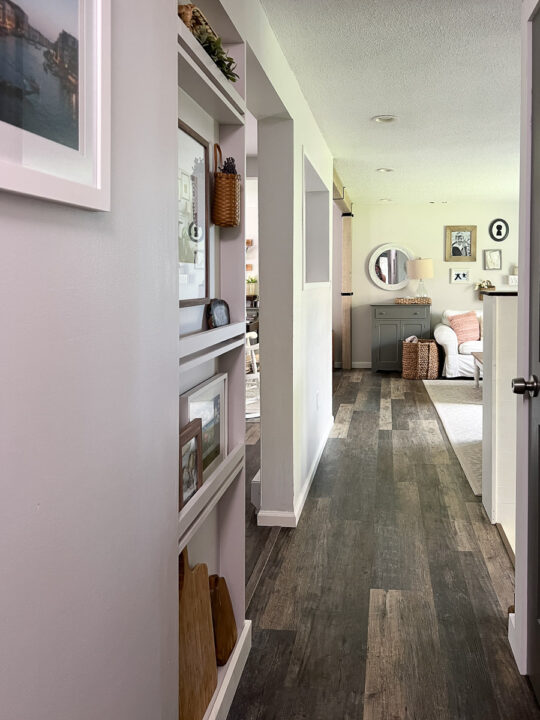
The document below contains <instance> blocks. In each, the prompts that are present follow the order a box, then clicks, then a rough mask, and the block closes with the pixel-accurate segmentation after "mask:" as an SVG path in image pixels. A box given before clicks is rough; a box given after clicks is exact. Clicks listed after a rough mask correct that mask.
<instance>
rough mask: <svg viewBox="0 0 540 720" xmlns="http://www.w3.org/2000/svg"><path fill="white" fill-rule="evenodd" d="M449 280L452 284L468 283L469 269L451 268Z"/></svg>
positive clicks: (469, 281)
mask: <svg viewBox="0 0 540 720" xmlns="http://www.w3.org/2000/svg"><path fill="white" fill-rule="evenodd" d="M450 282H451V283H452V285H470V283H471V271H470V270H468V269H465V268H452V269H451V270H450Z"/></svg>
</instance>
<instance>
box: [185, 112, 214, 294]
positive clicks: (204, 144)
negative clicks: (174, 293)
mask: <svg viewBox="0 0 540 720" xmlns="http://www.w3.org/2000/svg"><path fill="white" fill-rule="evenodd" d="M208 153H209V142H208V141H207V140H205V139H204V138H203V137H202V136H201V135H199V134H198V133H197V132H195V131H194V130H193V129H192V128H190V127H189V125H186V123H184V122H182V120H178V280H179V285H178V300H179V305H180V307H190V306H192V305H205V304H206V303H207V302H208V301H209V290H208V257H209V207H210V203H209V195H210V167H209V154H208Z"/></svg>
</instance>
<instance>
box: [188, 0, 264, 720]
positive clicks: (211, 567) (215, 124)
mask: <svg viewBox="0 0 540 720" xmlns="http://www.w3.org/2000/svg"><path fill="white" fill-rule="evenodd" d="M198 6H199V3H198ZM200 9H201V10H202V12H203V13H204V15H205V16H206V17H207V18H208V21H209V23H211V26H212V28H213V29H214V30H215V32H216V34H217V35H218V36H220V37H221V38H222V39H223V41H224V47H225V48H226V49H227V52H231V54H233V53H234V59H235V60H236V62H237V65H238V73H239V75H240V79H239V81H238V83H236V84H233V83H232V82H230V81H229V80H227V78H226V77H225V76H224V75H223V73H222V72H221V71H220V70H219V68H218V67H217V66H216V65H215V64H214V63H213V61H212V60H211V58H210V57H209V55H208V54H207V53H206V52H205V50H204V49H203V47H202V46H201V45H200V43H199V42H198V41H197V39H196V38H195V37H194V36H193V35H192V33H191V32H190V30H189V29H188V28H187V27H186V26H185V25H184V23H183V22H182V21H181V20H180V18H177V34H178V46H177V55H178V88H179V106H178V113H179V120H180V121H181V122H182V123H183V124H184V125H188V126H190V128H191V129H192V130H193V131H194V132H195V133H197V134H198V135H199V136H201V137H202V138H203V139H204V141H205V144H206V146H207V148H208V158H209V162H208V172H209V174H210V175H211V174H212V173H213V172H214V170H215V168H214V158H213V146H214V144H215V143H218V144H219V145H220V147H221V149H222V151H223V157H224V158H229V157H232V158H234V159H235V160H236V167H237V171H238V174H239V176H240V177H241V181H242V183H243V181H244V179H245V177H246V150H245V127H244V120H245V113H246V102H245V100H244V97H243V96H242V94H243V93H245V53H246V47H245V44H244V43H243V41H242V38H241V36H240V35H239V33H238V32H237V30H236V28H235V27H234V25H233V23H232V21H231V20H230V18H229V17H228V15H227V13H226V11H225V9H224V7H223V6H222V5H221V3H220V2H219V0H205V2H203V3H200ZM229 43H230V44H229ZM230 48H232V49H231V50H230ZM208 116H210V119H211V121H210V122H209V121H208ZM189 169H190V168H189V166H188V167H187V170H188V171H189ZM180 170H181V167H180V166H179V177H180ZM184 175H186V172H185V169H184ZM187 176H188V177H189V172H188V173H187ZM211 186H212V184H211V183H209V182H208V183H207V188H208V187H211ZM179 192H183V189H182V188H179ZM243 192H244V188H243V184H242V186H241V193H242V194H243ZM183 197H186V196H185V195H184V196H183ZM179 205H180V203H179ZM207 205H208V207H207V208H206V210H207V213H208V217H210V215H211V213H210V206H211V202H209V203H208V204H207ZM179 212H180V208H179ZM244 222H245V221H244V216H243V213H242V212H241V213H240V221H239V224H238V226H236V227H217V226H215V225H213V224H212V223H209V226H208V232H207V235H206V237H207V240H208V247H209V250H208V253H207V255H206V257H207V258H208V268H207V269H208V273H207V287H206V292H205V293H204V295H205V297H206V298H212V297H219V298H221V299H223V300H226V302H227V304H228V306H229V312H230V317H231V318H232V321H231V322H230V323H229V324H228V325H225V326H222V327H217V328H214V329H210V330H204V329H203V330H201V328H204V327H205V324H206V323H205V314H204V304H201V303H199V304H198V305H197V304H196V302H193V303H192V304H190V302H189V301H188V302H182V303H181V307H180V309H179V317H180V322H179V329H180V332H179V345H178V357H179V392H180V394H184V393H186V392H188V391H189V390H190V389H192V388H194V387H196V386H198V385H200V384H202V383H205V382H206V381H207V380H209V379H210V378H212V377H214V376H215V375H219V374H222V373H226V375H227V388H228V390H227V402H226V406H227V407H226V428H227V440H226V454H225V456H224V457H223V459H222V460H221V462H220V464H218V465H217V466H216V467H215V469H214V470H213V471H212V470H211V471H210V475H209V476H208V477H207V478H206V480H204V482H202V484H201V485H200V486H199V488H198V490H197V491H196V492H195V493H194V494H193V495H191V497H189V499H187V501H186V502H185V504H184V505H183V507H182V509H181V510H180V512H179V513H178V550H179V553H180V552H181V551H182V550H183V549H184V548H186V549H187V550H188V557H189V564H190V566H193V565H196V564H206V565H207V566H208V571H209V573H210V574H217V575H219V576H220V577H223V578H225V580H226V582H227V586H228V589H229V594H230V599H231V604H232V609H233V613H234V618H235V622H236V628H237V641H236V645H235V647H234V649H233V651H232V654H231V656H230V657H229V659H228V661H227V664H226V665H224V666H223V667H219V668H218V669H217V687H215V690H214V692H213V695H212V699H211V701H210V702H209V704H208V706H207V709H206V713H205V715H204V720H218V719H219V720H223V719H224V718H226V717H227V713H228V710H229V707H230V705H231V702H232V699H233V697H234V693H235V691H236V687H237V685H238V682H239V680H240V676H241V674H242V671H243V668H244V665H245V662H246V660H247V656H248V654H249V650H250V647H251V622H250V621H249V620H246V603H245V461H244V452H245V332H246V321H245V316H246V297H245V288H246V276H245V263H246V240H245V226H244ZM216 259H219V261H218V262H216ZM184 262H186V261H184ZM182 272H184V271H182ZM184 287H185V286H184ZM188 297H189V296H188ZM179 484H180V483H179ZM181 687H182V686H181ZM184 688H185V686H184ZM212 689H213V688H212ZM205 702H207V696H205ZM180 720H184V718H182V717H181V716H180Z"/></svg>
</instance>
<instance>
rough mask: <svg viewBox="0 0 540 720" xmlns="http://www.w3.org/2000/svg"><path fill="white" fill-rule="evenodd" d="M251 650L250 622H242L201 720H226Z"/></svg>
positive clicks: (219, 670)
mask: <svg viewBox="0 0 540 720" xmlns="http://www.w3.org/2000/svg"><path fill="white" fill-rule="evenodd" d="M250 649H251V620H246V621H245V622H244V627H243V628H242V631H241V632H240V633H239V636H238V640H237V641H236V645H235V646H234V650H233V651H232V654H231V657H230V658H229V660H228V661H227V664H226V665H224V666H223V667H219V668H218V684H217V688H216V690H215V692H214V695H213V697H212V700H211V701H210V705H209V706H208V709H207V711H206V712H205V714H204V718H203V720H226V718H227V715H228V713H229V710H230V708H231V705H232V701H233V698H234V694H235V692H236V688H237V687H238V683H239V682H240V678H241V677H242V671H243V670H244V666H245V664H246V661H247V658H248V655H249V651H250Z"/></svg>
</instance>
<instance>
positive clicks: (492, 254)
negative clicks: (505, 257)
mask: <svg viewBox="0 0 540 720" xmlns="http://www.w3.org/2000/svg"><path fill="white" fill-rule="evenodd" d="M501 268H502V251H501V250H484V270H501Z"/></svg>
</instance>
